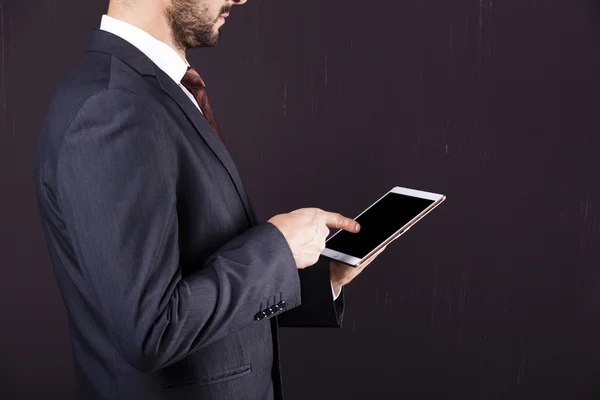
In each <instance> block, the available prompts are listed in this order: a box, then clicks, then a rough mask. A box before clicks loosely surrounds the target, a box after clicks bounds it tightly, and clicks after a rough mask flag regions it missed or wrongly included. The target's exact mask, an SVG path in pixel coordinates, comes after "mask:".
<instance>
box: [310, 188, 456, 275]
mask: <svg viewBox="0 0 600 400" xmlns="http://www.w3.org/2000/svg"><path fill="white" fill-rule="evenodd" d="M445 199H446V196H444V195H442V194H436V193H429V192H423V191H420V190H414V189H407V188H403V187H399V186H396V187H395V188H393V189H392V190H390V191H389V192H387V193H386V194H385V195H384V196H382V197H381V198H380V199H379V200H377V201H376V202H375V203H373V204H372V205H371V206H370V207H369V208H367V209H366V210H365V211H363V212H362V213H361V214H360V215H359V216H358V217H356V218H354V220H355V221H356V222H358V223H359V224H360V231H359V232H358V233H352V232H348V231H344V230H340V231H338V232H336V233H335V234H334V235H333V236H331V237H330V238H329V239H327V241H326V243H325V250H323V252H322V253H321V255H323V256H324V257H327V258H330V259H332V260H336V261H340V262H342V263H344V264H348V265H350V266H353V267H360V266H361V264H362V263H364V262H365V261H366V260H368V259H369V257H371V256H372V255H373V254H375V253H377V251H379V249H381V248H382V247H384V246H387V245H388V244H389V243H391V242H392V241H393V240H395V239H397V238H399V237H400V236H401V235H402V234H403V233H405V232H406V231H408V230H409V229H410V228H411V227H412V226H413V225H414V224H415V223H417V222H418V221H419V220H420V219H421V218H423V217H424V216H425V215H427V214H428V213H429V212H431V210H433V209H434V208H435V207H437V206H439V205H440V204H441V203H442V202H443V201H444V200H445Z"/></svg>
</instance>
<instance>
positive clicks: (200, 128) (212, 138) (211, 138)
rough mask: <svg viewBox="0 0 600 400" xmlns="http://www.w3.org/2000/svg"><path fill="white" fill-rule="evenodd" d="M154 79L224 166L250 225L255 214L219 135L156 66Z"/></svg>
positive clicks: (178, 88) (188, 99)
mask: <svg viewBox="0 0 600 400" xmlns="http://www.w3.org/2000/svg"><path fill="white" fill-rule="evenodd" d="M156 79H157V80H158V83H159V84H160V86H161V88H162V89H163V90H164V91H165V92H166V93H167V94H168V95H169V97H171V99H173V101H174V102H175V103H177V105H178V106H179V108H180V109H181V110H182V111H183V112H184V114H185V115H186V116H187V118H188V119H189V120H190V122H191V123H192V125H194V128H195V129H196V132H197V133H198V134H199V135H200V137H201V138H202V139H203V140H204V142H205V143H206V144H207V145H208V147H210V149H211V150H212V152H213V153H214V154H215V156H216V157H217V158H218V159H219V160H220V161H221V164H223V166H224V167H225V169H226V170H227V172H228V173H229V176H230V177H231V180H232V181H233V184H234V185H235V188H236V190H237V192H238V195H239V196H240V199H241V201H242V204H243V206H244V210H245V211H246V216H247V217H248V221H249V222H250V224H251V225H253V224H254V221H255V216H254V212H253V210H252V207H251V205H250V201H249V199H248V195H247V193H246V191H245V190H244V186H243V184H242V180H241V178H240V176H239V173H238V171H237V168H236V166H235V164H234V162H233V159H232V158H231V155H230V154H229V151H227V148H226V147H225V144H223V142H222V141H221V139H220V138H219V135H218V134H217V132H215V130H214V129H213V128H212V126H211V125H210V124H209V123H208V121H207V120H206V118H205V117H204V116H203V115H202V114H201V113H200V111H199V110H198V108H197V107H196V106H195V105H194V104H193V103H192V101H191V100H190V98H189V97H187V96H186V95H185V93H184V92H183V90H182V89H181V88H180V87H179V86H178V85H177V84H175V82H173V80H172V79H171V78H169V76H168V75H167V74H165V73H164V72H163V71H162V70H160V69H159V68H156Z"/></svg>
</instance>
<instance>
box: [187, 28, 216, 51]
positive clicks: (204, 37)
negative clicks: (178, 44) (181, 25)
mask: <svg viewBox="0 0 600 400" xmlns="http://www.w3.org/2000/svg"><path fill="white" fill-rule="evenodd" d="M194 37H195V39H196V40H195V42H196V43H195V44H196V45H195V46H190V47H214V46H216V45H217V43H219V39H220V38H221V31H220V30H218V31H217V32H216V33H215V31H214V28H213V27H212V26H211V27H210V28H209V29H201V30H199V31H197V32H195V34H194Z"/></svg>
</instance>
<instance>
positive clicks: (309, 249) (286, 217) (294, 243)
mask: <svg viewBox="0 0 600 400" xmlns="http://www.w3.org/2000/svg"><path fill="white" fill-rule="evenodd" d="M268 222H270V223H272V224H273V225H275V226H276V227H277V228H278V229H279V230H280V231H281V233H282V234H283V236H284V237H285V239H286V240H287V242H288V244H289V246H290V249H291V250H292V254H293V256H294V260H295V261H296V268H298V269H302V268H306V267H309V266H311V265H314V264H315V263H316V262H317V261H319V257H320V255H321V253H322V252H323V250H324V249H325V239H327V235H329V228H337V229H343V230H345V231H348V232H353V233H356V232H358V231H359V229H360V226H359V225H358V224H357V223H356V221H354V220H353V219H350V218H348V217H344V216H343V215H340V214H338V213H332V212H328V211H324V210H321V209H319V208H301V209H299V210H295V211H292V212H290V213H288V214H279V215H276V216H274V217H273V218H271V219H270V220H269V221H268Z"/></svg>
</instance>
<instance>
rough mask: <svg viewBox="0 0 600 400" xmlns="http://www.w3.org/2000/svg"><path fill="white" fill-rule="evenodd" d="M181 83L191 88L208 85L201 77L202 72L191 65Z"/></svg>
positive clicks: (200, 87)
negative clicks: (199, 72)
mask: <svg viewBox="0 0 600 400" xmlns="http://www.w3.org/2000/svg"><path fill="white" fill-rule="evenodd" d="M181 84H182V85H183V86H185V87H186V88H188V90H189V89H192V88H193V89H202V88H204V87H205V86H206V85H205V84H204V81H203V80H202V78H200V74H198V72H196V70H195V69H194V68H192V67H189V68H188V70H187V72H186V73H185V75H184V76H183V79H181Z"/></svg>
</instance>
